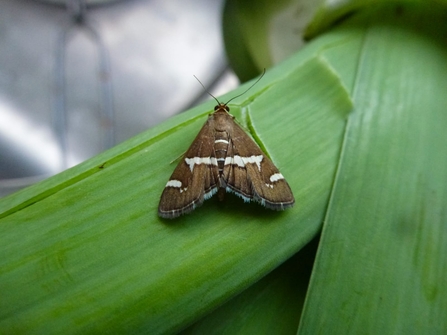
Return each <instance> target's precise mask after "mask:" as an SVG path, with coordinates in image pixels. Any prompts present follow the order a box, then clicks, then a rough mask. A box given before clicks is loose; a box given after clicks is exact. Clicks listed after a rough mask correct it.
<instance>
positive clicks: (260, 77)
mask: <svg viewBox="0 0 447 335" xmlns="http://www.w3.org/2000/svg"><path fill="white" fill-rule="evenodd" d="M264 74H265V68H264V71H262V74H261V75H260V76H259V78H258V80H256V81H255V82H254V83H253V84H252V85H251V86H250V87H249V88H247V89H246V90H245V91H244V92H242V93H241V94H238V95H236V96H235V97H232V98H231V99H230V100H228V101H227V102H226V104H225V105H228V104H229V103H230V102H231V100H234V99H236V98H239V97H240V96H241V95H244V94H245V93H247V92H248V91H249V90H250V89H251V88H252V87H253V86H255V85H256V84H257V83H258V81H260V80H261V79H262V77H264ZM216 100H217V99H216Z"/></svg>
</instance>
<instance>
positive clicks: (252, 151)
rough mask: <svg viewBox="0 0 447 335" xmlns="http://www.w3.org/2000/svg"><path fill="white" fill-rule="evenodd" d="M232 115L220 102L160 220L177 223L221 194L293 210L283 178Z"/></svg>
mask: <svg viewBox="0 0 447 335" xmlns="http://www.w3.org/2000/svg"><path fill="white" fill-rule="evenodd" d="M229 111H230V109H229V107H228V106H227V104H224V103H220V102H219V104H218V105H217V106H216V107H215V108H214V113H212V114H211V115H210V116H209V117H208V120H207V121H206V122H205V124H204V126H203V127H202V129H201V130H200V132H199V134H198V135H197V137H196V138H195V139H194V141H193V142H192V144H191V146H190V147H189V149H188V151H187V152H186V154H185V155H184V157H183V158H182V160H181V162H180V163H179V164H178V165H177V167H176V169H175V170H174V173H173V174H172V176H171V178H170V179H169V181H168V182H167V184H166V187H165V188H164V190H163V194H162V195H161V199H160V204H159V207H158V215H159V216H161V217H163V218H170V219H173V218H176V217H178V216H180V215H182V214H185V213H189V212H191V211H192V210H193V209H195V208H196V207H198V206H200V205H201V204H202V203H203V201H204V200H206V199H209V198H210V197H212V196H213V195H214V194H215V193H216V192H218V191H219V193H221V192H222V193H224V192H225V191H226V192H232V193H235V194H236V195H237V196H239V197H241V198H242V199H243V200H244V201H245V202H248V201H256V202H259V203H260V204H261V205H264V206H265V207H267V208H270V209H274V210H284V209H286V208H288V207H291V206H293V204H294V203H295V199H294V198H293V194H292V191H291V189H290V186H289V184H287V182H286V180H285V179H284V177H283V175H282V174H281V173H280V172H279V170H278V169H277V167H276V166H275V165H274V164H273V163H272V161H271V160H270V159H269V158H268V157H267V156H266V155H265V154H264V153H263V152H262V150H261V149H260V148H259V146H258V145H257V144H256V143H255V142H254V141H253V140H252V139H251V137H250V136H248V135H247V134H246V133H245V131H244V130H243V129H242V128H241V127H240V126H239V125H238V124H237V123H236V122H235V121H234V117H233V116H232V115H231V114H230V113H229Z"/></svg>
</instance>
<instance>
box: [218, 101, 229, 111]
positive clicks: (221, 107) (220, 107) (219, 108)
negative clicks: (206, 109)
mask: <svg viewBox="0 0 447 335" xmlns="http://www.w3.org/2000/svg"><path fill="white" fill-rule="evenodd" d="M222 109H224V110H225V111H226V112H230V107H228V106H227V104H224V103H223V102H219V104H218V105H216V106H215V107H214V111H215V112H217V111H218V110H222Z"/></svg>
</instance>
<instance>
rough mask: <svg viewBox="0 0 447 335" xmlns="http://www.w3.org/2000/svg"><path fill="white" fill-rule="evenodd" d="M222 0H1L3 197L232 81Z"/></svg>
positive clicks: (231, 85) (226, 87) (0, 151)
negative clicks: (225, 50)
mask: <svg viewBox="0 0 447 335" xmlns="http://www.w3.org/2000/svg"><path fill="white" fill-rule="evenodd" d="M222 10H223V0H170V1H163V0H121V1H117V0H114V1H113V0H91V1H88V0H0V197H3V196H5V195H7V194H9V193H12V192H14V191H17V190H18V189H20V188H23V187H26V186H28V185H30V184H32V183H35V182H37V181H39V180H41V179H45V178H47V177H48V176H50V175H53V174H55V173H57V172H59V171H62V170H64V169H66V168H68V167H71V166H73V165H76V164H78V163H80V162H82V161H84V160H86V159H88V158H89V157H92V156H94V155H96V154H98V153H100V152H101V151H104V150H105V149H107V148H109V147H112V146H114V145H116V144H118V143H120V142H122V141H124V140H126V139H128V138H130V137H132V136H134V135H136V134H138V133H140V132H142V131H144V130H146V129H148V128H150V127H153V126H155V125H156V124H158V123H160V122H161V121H163V120H164V119H166V118H168V117H170V116H172V115H174V114H177V113H180V112H182V111H184V110H186V109H188V108H189V107H192V106H193V105H196V104H198V103H199V102H201V101H202V100H203V99H207V98H208V97H207V96H206V93H205V94H204V91H203V89H202V87H201V86H200V85H199V83H198V82H197V81H196V80H195V79H194V77H193V75H196V76H197V77H198V78H200V80H201V81H202V83H203V84H204V85H205V86H206V87H207V88H208V89H209V90H210V91H211V92H213V94H215V95H220V94H223V93H225V92H227V91H230V90H231V89H233V88H235V87H237V86H238V84H239V82H238V79H237V77H236V76H235V75H234V73H233V72H232V71H231V70H230V69H229V67H228V63H227V60H226V57H225V52H224V46H223V40H222V31H221V29H222Z"/></svg>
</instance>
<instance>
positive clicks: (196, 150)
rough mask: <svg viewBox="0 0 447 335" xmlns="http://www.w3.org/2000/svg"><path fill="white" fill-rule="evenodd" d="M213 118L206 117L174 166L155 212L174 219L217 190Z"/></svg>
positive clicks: (189, 210) (192, 208) (198, 204)
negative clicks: (203, 123)
mask: <svg viewBox="0 0 447 335" xmlns="http://www.w3.org/2000/svg"><path fill="white" fill-rule="evenodd" d="M213 146H214V133H213V120H212V118H209V119H208V121H207V122H206V123H205V125H204V126H203V127H202V129H201V130H200V132H199V134H197V136H196V138H195V140H194V141H193V142H192V144H191V146H190V147H189V149H188V151H187V152H186V154H185V155H184V156H183V157H182V160H181V161H180V163H179V164H178V165H177V167H176V168H175V170H174V172H173V173H172V175H171V177H170V178H169V181H168V182H167V184H166V187H165V188H164V190H163V193H162V195H161V198H160V204H159V206H158V215H159V216H160V217H163V218H169V219H173V218H176V217H178V216H180V215H182V214H186V213H189V212H191V211H192V210H194V209H195V208H196V207H198V206H200V205H201V204H202V203H203V201H204V200H205V199H208V198H209V197H211V196H212V195H213V194H214V193H216V192H217V188H218V186H219V177H218V169H217V163H215V162H216V159H215V156H214V147H213Z"/></svg>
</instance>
